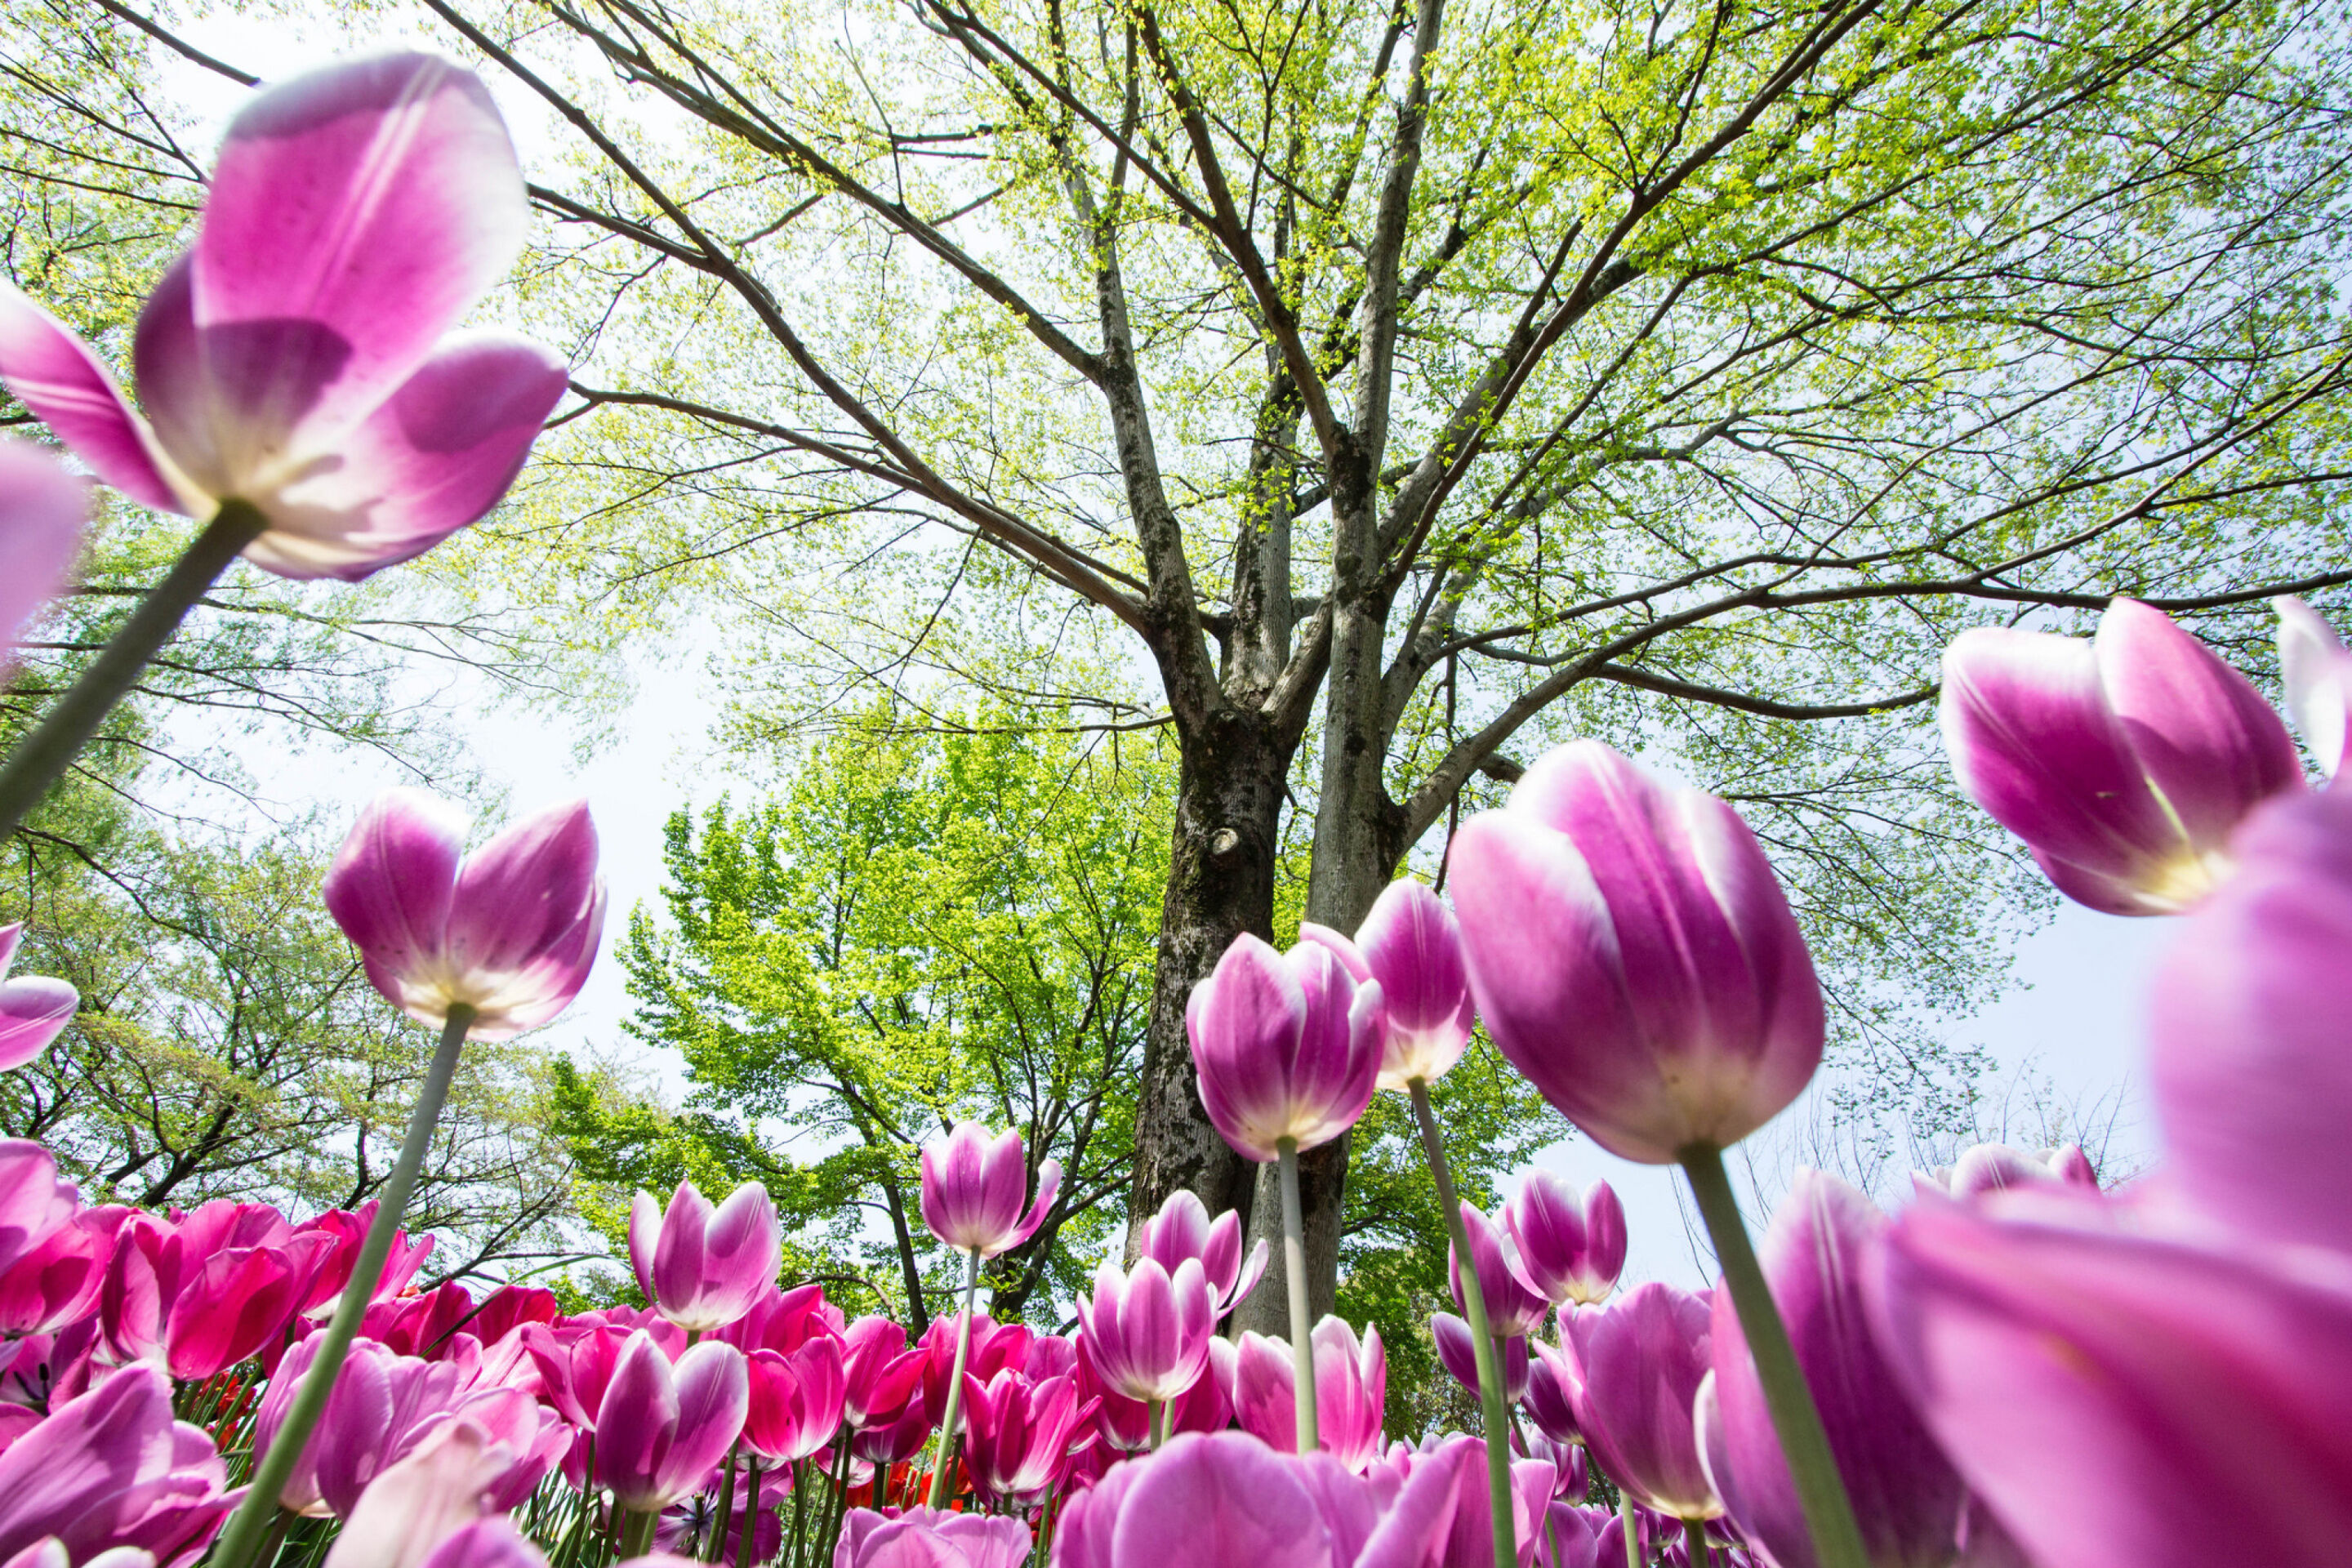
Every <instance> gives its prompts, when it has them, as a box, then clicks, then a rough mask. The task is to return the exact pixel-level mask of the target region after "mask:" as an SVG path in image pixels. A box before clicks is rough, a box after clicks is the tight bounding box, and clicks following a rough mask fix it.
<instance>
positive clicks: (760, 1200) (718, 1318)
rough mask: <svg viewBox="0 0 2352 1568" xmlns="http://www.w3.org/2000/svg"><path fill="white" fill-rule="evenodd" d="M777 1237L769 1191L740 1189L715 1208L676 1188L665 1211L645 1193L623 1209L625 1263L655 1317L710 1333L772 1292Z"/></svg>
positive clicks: (688, 1187)
mask: <svg viewBox="0 0 2352 1568" xmlns="http://www.w3.org/2000/svg"><path fill="white" fill-rule="evenodd" d="M782 1260H783V1236H782V1233H781V1232H780V1231H778V1230H777V1228H776V1205H774V1204H773V1203H771V1202H770V1201H769V1199H768V1189H767V1188H765V1187H763V1186H761V1184H759V1183H757V1182H745V1183H743V1184H741V1185H740V1186H738V1187H737V1188H736V1189H735V1190H734V1192H732V1193H731V1194H728V1198H727V1201H726V1202H725V1203H723V1204H720V1205H719V1206H718V1208H717V1209H715V1210H714V1209H713V1208H712V1207H711V1206H710V1203H709V1199H707V1198H705V1197H704V1196H703V1195H702V1194H700V1193H699V1192H697V1191H696V1190H695V1186H694V1184H693V1183H692V1182H680V1183H679V1184H677V1192H676V1193H675V1194H672V1196H671V1198H670V1201H669V1207H668V1208H667V1209H666V1210H665V1209H664V1208H662V1207H661V1206H660V1205H659V1204H658V1203H656V1201H655V1198H654V1195H653V1194H651V1193H639V1194H637V1195H636V1199H635V1202H633V1203H632V1204H631V1205H629V1263H630V1266H631V1267H632V1268H635V1270H636V1273H637V1284H638V1285H639V1286H640V1287H641V1288H642V1289H644V1290H645V1293H646V1300H648V1301H651V1302H652V1303H653V1304H654V1307H655V1310H657V1311H659V1312H660V1313H661V1315H662V1316H663V1317H665V1318H667V1319H668V1320H669V1321H671V1322H673V1323H676V1324H677V1326H678V1327H680V1328H682V1329H686V1330H689V1331H698V1332H703V1333H708V1332H709V1331H711V1330H712V1329H719V1328H724V1327H726V1326H727V1325H728V1324H729V1323H731V1322H733V1321H735V1320H736V1319H738V1318H740V1317H741V1316H742V1315H743V1314H744V1313H746V1312H748V1311H750V1310H751V1305H752V1303H753V1302H755V1301H757V1300H759V1299H760V1297H761V1295H762V1294H763V1293H764V1292H766V1291H768V1290H771V1289H774V1287H775V1283H776V1268H777V1267H778V1265H779V1264H781V1263H782Z"/></svg>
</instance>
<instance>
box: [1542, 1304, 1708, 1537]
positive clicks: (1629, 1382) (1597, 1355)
mask: <svg viewBox="0 0 2352 1568" xmlns="http://www.w3.org/2000/svg"><path fill="white" fill-rule="evenodd" d="M1711 1319H1712V1313H1711V1312H1710V1310H1709V1306H1708V1300H1707V1298H1706V1297H1705V1296H1695V1295H1693V1294H1691V1292H1689V1291H1687V1290H1678V1289H1675V1288H1674V1287H1673V1286H1671V1285H1660V1284H1648V1285H1637V1286H1635V1287H1634V1288H1633V1289H1632V1290H1630V1291H1628V1292H1626V1293H1625V1294H1624V1295H1622V1296H1621V1297H1619V1298H1618V1299H1617V1300H1615V1301H1613V1302H1612V1303H1611V1304H1610V1305H1608V1306H1606V1307H1595V1308H1590V1309H1588V1310H1584V1311H1580V1312H1578V1313H1576V1314H1575V1315H1574V1316H1573V1317H1571V1318H1570V1319H1569V1321H1568V1331H1569V1338H1570V1344H1571V1345H1572V1346H1573V1353H1574V1355H1575V1358H1576V1368H1577V1371H1578V1372H1579V1373H1581V1374H1582V1378H1583V1382H1582V1384H1581V1386H1580V1387H1579V1388H1578V1389H1577V1390H1576V1391H1575V1394H1576V1416H1577V1426H1579V1427H1580V1428H1581V1429H1582V1431H1583V1433H1584V1439H1585V1441H1586V1442H1588V1443H1590V1444H1591V1446H1592V1452H1593V1457H1594V1458H1597V1459H1599V1460H1600V1461H1601V1468H1602V1469H1604V1470H1606V1471H1608V1472H1609V1478H1610V1479H1612V1480H1613V1481H1615V1482H1616V1483H1617V1484H1618V1485H1619V1486H1620V1487H1622V1488H1623V1489H1626V1490H1627V1491H1629V1492H1631V1493H1632V1494H1633V1500H1635V1501H1636V1502H1639V1503H1641V1504H1642V1505H1643V1506H1644V1507H1646V1508H1654V1509H1655V1510H1658V1511H1659V1512H1661V1513H1668V1514H1672V1515H1674V1516H1675V1518H1677V1519H1713V1518H1715V1517H1716V1516H1717V1515H1718V1514H1720V1513H1721V1512H1722V1511H1723V1504H1722V1501H1721V1500H1719V1499H1718V1498H1717V1496H1716V1494H1715V1488H1714V1487H1713V1486H1712V1485H1711V1484H1709V1482H1708V1480H1707V1479H1706V1468H1704V1467H1703V1466H1702V1465H1701V1463H1700V1461H1699V1455H1698V1444H1697V1440H1696V1436H1695V1435H1694V1433H1693V1431H1692V1426H1691V1407H1692V1402H1693V1401H1694V1400H1695V1399H1696V1396H1697V1394H1698V1385H1699V1380H1700V1379H1701V1378H1703V1377H1705V1376H1706V1373H1707V1367H1708V1347H1709V1329H1710V1326H1711Z"/></svg>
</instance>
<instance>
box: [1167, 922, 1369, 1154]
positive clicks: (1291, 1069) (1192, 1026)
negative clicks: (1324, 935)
mask: <svg viewBox="0 0 2352 1568" xmlns="http://www.w3.org/2000/svg"><path fill="white" fill-rule="evenodd" d="M1380 1010H1381V994H1380V987H1379V986H1378V985H1377V984H1371V983H1369V982H1368V983H1366V984H1361V985H1359V984H1357V983H1356V982H1355V980H1354V979H1353V978H1352V977H1351V976H1350V975H1349V973H1348V971H1347V969H1346V967H1345V966H1344V965H1343V964H1342V963H1341V962H1340V960H1339V957H1338V956H1337V955H1336V954H1335V953H1334V952H1332V950H1331V949H1330V948H1329V947H1328V946H1325V945H1323V944H1322V943H1320V942H1301V943H1299V944H1298V945H1297V947H1294V948H1292V949H1291V950H1290V951H1289V952H1286V953H1277V952H1275V951H1274V949H1272V948H1271V947H1268V946H1267V945H1266V944H1265V942H1260V941H1259V940H1258V939H1257V938H1255V937H1254V936H1251V935H1248V934H1247V933H1246V932H1244V934H1243V935H1241V936H1237V937H1235V938H1234V944H1233V945H1232V946H1231V947H1229V948H1227V949H1226V950H1225V955H1224V956H1223V958H1221V959H1219V960H1218V961H1217V967H1216V969H1215V970H1214V971H1213V973H1211V974H1210V976H1209V978H1208V979H1206V980H1203V981H1202V982H1201V983H1200V984H1198V985H1195V986H1194V987H1192V997H1191V1000H1190V1001H1189V1002H1187V1004H1186V1005H1185V1009H1184V1032H1185V1034H1186V1036H1187V1037H1189V1038H1190V1040H1191V1041H1192V1065H1193V1067H1194V1068H1196V1069H1198V1072H1199V1075H1200V1087H1201V1103H1202V1106H1203V1107H1204V1108H1206V1110H1208V1113H1209V1120H1210V1121H1211V1122H1213V1124H1214V1125H1215V1127H1216V1129H1217V1131H1218V1133H1219V1135H1220V1136H1222V1137H1223V1139H1224V1141H1225V1142H1227V1143H1229V1144H1231V1145H1232V1146H1233V1148H1234V1152H1236V1153H1238V1154H1240V1155H1242V1156H1243V1157H1244V1159H1250V1160H1255V1161H1258V1162H1260V1163H1265V1162H1268V1161H1271V1160H1273V1159H1275V1158H1276V1153H1277V1152H1278V1149H1277V1146H1278V1145H1280V1144H1282V1143H1284V1142H1289V1143H1291V1144H1293V1145H1294V1146H1296V1147H1297V1148H1299V1149H1312V1148H1315V1147H1316V1146H1317V1145H1318V1144H1322V1143H1328V1142H1330V1141H1331V1140H1332V1139H1334V1138H1337V1137H1338V1136H1339V1134H1340V1133H1342V1132H1345V1131H1347V1130H1348V1129H1349V1128H1350V1127H1352V1126H1354V1125H1355V1124H1356V1121H1357V1119H1358V1118H1359V1117H1360V1116H1362V1115H1363V1114H1364V1108H1365V1107H1366V1106H1368V1105H1370V1103H1371V1099H1372V1086H1373V1083H1374V1081H1375V1080H1376V1079H1378V1077H1379V1075H1380V1065H1381V1029H1380Z"/></svg>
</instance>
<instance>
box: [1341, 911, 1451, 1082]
mask: <svg viewBox="0 0 2352 1568" xmlns="http://www.w3.org/2000/svg"><path fill="white" fill-rule="evenodd" d="M1301 934H1302V935H1303V934H1304V928H1301ZM1356 947H1357V950H1358V951H1359V952H1361V953H1362V954H1363V957H1364V964H1365V967H1366V968H1367V969H1368V970H1369V971H1370V974H1371V978H1372V979H1374V980H1376V981H1378V982H1380V987H1381V1076H1380V1087H1381V1088H1382V1089H1399V1090H1402V1089H1404V1088H1405V1086H1406V1085H1407V1084H1409V1083H1411V1082H1412V1080H1414V1079H1420V1080H1421V1081H1422V1082H1423V1083H1434V1082H1436V1081H1437V1079H1440V1078H1443V1077H1444V1076H1445V1072H1446V1070H1447V1069H1448V1068H1451V1067H1453V1065H1454V1063H1455V1062H1457V1061H1459V1060H1461V1059H1462V1053H1463V1051H1464V1050H1465V1048H1466V1047H1468V1046H1469V1044H1470V1028H1471V1026H1472V1024H1473V1023H1474V1022H1475V1015H1474V1014H1473V1012H1472V1010H1471V1006H1470V979H1469V973H1468V972H1467V970H1465V967H1464V965H1463V959H1462V928H1461V927H1460V926H1459V925H1458V924H1456V923H1455V921H1454V911H1453V910H1449V909H1447V908H1446V907H1445V900H1443V899H1441V898H1439V897H1438V896H1437V895H1436V894H1435V893H1433V892H1432V891H1430V889H1429V888H1428V887H1427V886H1426V885H1425V884H1423V883H1422V882H1419V881H1416V880H1414V879H1412V878H1410V877H1407V878H1404V879H1402V880H1399V881H1394V882H1391V883H1390V884H1389V885H1388V886H1387V887H1386V888H1383V889H1381V896H1380V897H1379V898H1377V899H1375V900H1372V909H1371V912H1370V914H1368V915H1366V916H1365V917H1364V923H1363V924H1362V925H1360V926H1359V927H1357V928H1356Z"/></svg>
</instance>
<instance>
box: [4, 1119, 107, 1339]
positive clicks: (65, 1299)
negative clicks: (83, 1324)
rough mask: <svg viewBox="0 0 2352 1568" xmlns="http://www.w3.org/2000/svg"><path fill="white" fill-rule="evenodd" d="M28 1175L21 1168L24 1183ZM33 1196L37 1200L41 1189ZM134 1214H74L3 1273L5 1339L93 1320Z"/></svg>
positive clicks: (93, 1211)
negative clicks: (117, 1245)
mask: <svg viewBox="0 0 2352 1568" xmlns="http://www.w3.org/2000/svg"><path fill="white" fill-rule="evenodd" d="M0 1148H5V1145H0ZM43 1152H44V1153H46V1152H47V1151H43ZM22 1172H23V1167H22V1166H21V1165H19V1166H18V1167H17V1179H19V1180H22V1179H23V1177H22ZM32 1195H33V1196H34V1197H35V1199H36V1201H37V1196H38V1189H37V1188H35V1189H33V1190H32ZM13 1201H16V1202H21V1201H23V1200H22V1199H21V1198H17V1199H15V1200H13ZM129 1212H130V1211H128V1210H126V1209H122V1208H109V1209H92V1210H89V1211H88V1212H86V1213H83V1214H80V1215H74V1216H73V1217H72V1219H71V1221H70V1222H69V1223H68V1224H66V1225H63V1226H59V1227H58V1228H57V1229H55V1230H53V1231H51V1232H49V1233H48V1235H47V1236H46V1237H43V1238H42V1239H41V1240H40V1241H39V1242H37V1243H36V1244H35V1245H33V1246H31V1247H26V1248H25V1249H24V1250H22V1251H20V1252H19V1253H18V1254H17V1256H16V1261H15V1262H13V1263H11V1264H9V1265H8V1266H7V1268H5V1270H0V1336H8V1337H18V1336H22V1335H26V1334H50V1333H55V1332H57V1331H58V1330H59V1329H62V1328H64V1327H65V1326H66V1325H67V1324H68V1323H74V1322H79V1321H82V1320H84V1319H86V1318H89V1317H90V1316H91V1314H92V1313H93V1312H94V1311H95V1310H97V1307H98V1293H99V1289H100V1286H101V1285H102V1284H103V1283H104V1282H105V1279H106V1266H107V1263H108V1262H109V1260H110V1259H111V1258H113V1257H114V1233H115V1231H116V1230H117V1229H119V1228H120V1226H121V1223H122V1220H123V1218H124V1217H125V1216H126V1215H128V1213H129ZM18 1223H19V1224H22V1223H23V1222H22V1221H21V1220H20V1221H19V1222H18Z"/></svg>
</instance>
